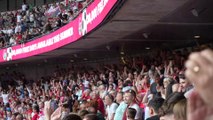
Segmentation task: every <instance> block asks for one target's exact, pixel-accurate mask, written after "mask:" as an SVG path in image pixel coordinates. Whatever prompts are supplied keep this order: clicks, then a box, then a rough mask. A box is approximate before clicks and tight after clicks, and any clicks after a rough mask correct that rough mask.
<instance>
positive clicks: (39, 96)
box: [0, 50, 193, 120]
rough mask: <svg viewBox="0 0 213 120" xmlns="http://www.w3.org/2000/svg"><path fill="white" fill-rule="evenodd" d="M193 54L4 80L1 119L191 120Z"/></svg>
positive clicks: (12, 75)
mask: <svg viewBox="0 0 213 120" xmlns="http://www.w3.org/2000/svg"><path fill="white" fill-rule="evenodd" d="M188 54H189V51H188V52H187V51H184V50H183V51H182V52H181V51H171V52H170V51H161V52H159V53H156V54H155V55H153V56H137V57H133V58H130V57H127V58H125V60H124V61H123V62H122V63H121V64H113V65H100V66H99V67H95V68H94V67H89V66H82V67H79V66H70V67H67V68H61V67H60V66H57V67H56V69H55V72H54V73H52V76H44V77H42V78H41V79H39V80H35V81H30V80H27V79H26V78H25V75H24V74H22V73H20V72H15V71H14V72H12V73H4V74H1V86H2V87H1V88H0V90H1V107H0V108H1V111H0V112H1V114H0V115H1V116H0V117H1V119H6V120H10V119H12V120H16V119H17V120H19V119H18V118H22V119H25V120H48V119H50V120H60V119H65V118H66V116H75V115H77V114H78V116H80V117H81V118H79V119H85V120H86V117H88V116H89V118H92V116H90V115H94V114H95V116H93V117H95V118H97V120H104V119H106V120H111V119H113V120H127V119H128V117H131V119H132V120H133V119H138V120H146V119H147V120H150V119H151V118H150V117H156V118H157V119H159V117H160V116H162V117H164V119H166V117H168V119H171V118H170V117H171V116H172V115H174V117H175V118H176V117H177V118H176V120H179V119H180V118H181V119H183V120H185V119H186V111H183V110H186V109H184V108H186V98H185V96H187V95H185V96H184V93H187V91H190V90H191V89H192V88H193V86H192V85H191V84H190V83H189V81H187V80H186V78H185V76H184V71H185V67H184V62H185V60H186V59H187V56H188ZM157 56H158V57H157ZM177 104H180V105H177ZM184 105H185V106H184ZM175 106H176V107H175ZM173 107H174V108H173ZM180 107H182V108H180ZM150 111H151V112H150ZM70 112H71V113H75V114H69V113H70ZM175 112H176V113H175ZM128 113H129V114H128ZM180 113H185V114H180ZM75 117H76V116H75ZM179 117H180V118H179ZM70 118H72V117H70ZM95 118H94V119H95ZM22 119H21V120H22ZM76 119H77V118H76ZM129 119H130V118H129ZM129 119H128V120H129ZM151 120H152V119H151Z"/></svg>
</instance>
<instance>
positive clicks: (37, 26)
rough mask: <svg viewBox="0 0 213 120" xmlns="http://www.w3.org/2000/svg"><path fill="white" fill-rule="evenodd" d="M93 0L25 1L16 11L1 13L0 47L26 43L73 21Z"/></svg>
mask: <svg viewBox="0 0 213 120" xmlns="http://www.w3.org/2000/svg"><path fill="white" fill-rule="evenodd" d="M91 2H92V0H91V1H90V0H76V1H73V0H71V1H68V3H65V2H64V1H62V2H57V3H52V4H47V5H43V6H35V7H33V6H31V5H28V4H26V3H23V5H22V8H21V9H19V10H16V11H7V12H1V13H0V30H1V34H0V48H4V47H10V46H14V45H17V44H24V43H26V42H28V41H30V40H34V39H36V38H38V37H41V36H43V35H45V34H48V33H50V32H51V31H54V30H56V29H58V28H60V27H62V26H64V25H66V24H67V23H69V22H70V21H72V20H73V19H74V18H75V17H76V16H77V15H78V14H79V13H80V12H81V10H82V9H83V8H84V7H86V6H87V5H88V4H89V3H91Z"/></svg>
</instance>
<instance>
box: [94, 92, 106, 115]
mask: <svg viewBox="0 0 213 120" xmlns="http://www.w3.org/2000/svg"><path fill="white" fill-rule="evenodd" d="M91 99H92V100H96V101H97V103H98V110H99V111H100V112H101V113H102V115H104V116H105V109H104V102H103V100H102V99H101V98H100V97H99V94H98V93H97V92H96V91H93V92H92V93H91Z"/></svg>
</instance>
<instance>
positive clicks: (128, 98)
mask: <svg viewBox="0 0 213 120" xmlns="http://www.w3.org/2000/svg"><path fill="white" fill-rule="evenodd" d="M135 98H136V93H135V91H133V90H128V91H126V92H125V94H124V102H125V103H126V104H128V107H127V108H134V109H135V110H136V111H137V113H136V115H135V120H142V112H141V109H140V107H139V105H138V104H137V103H136V102H135ZM124 119H127V116H126V114H124V115H123V120H124Z"/></svg>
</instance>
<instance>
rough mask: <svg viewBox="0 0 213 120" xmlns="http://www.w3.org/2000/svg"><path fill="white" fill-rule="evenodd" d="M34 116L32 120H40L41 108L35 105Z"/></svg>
mask: <svg viewBox="0 0 213 120" xmlns="http://www.w3.org/2000/svg"><path fill="white" fill-rule="evenodd" d="M32 114H33V116H32V120H38V119H39V117H40V116H39V106H38V105H33V113H32Z"/></svg>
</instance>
